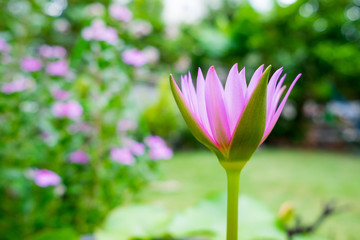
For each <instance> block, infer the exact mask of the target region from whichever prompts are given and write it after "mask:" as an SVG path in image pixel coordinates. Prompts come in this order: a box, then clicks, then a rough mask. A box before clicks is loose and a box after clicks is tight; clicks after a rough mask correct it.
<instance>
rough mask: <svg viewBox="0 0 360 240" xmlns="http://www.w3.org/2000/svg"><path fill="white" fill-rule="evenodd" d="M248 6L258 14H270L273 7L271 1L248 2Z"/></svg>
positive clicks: (253, 0) (252, 0)
mask: <svg viewBox="0 0 360 240" xmlns="http://www.w3.org/2000/svg"><path fill="white" fill-rule="evenodd" d="M249 2H250V5H251V7H252V8H254V10H255V11H257V12H259V13H266V12H270V11H271V10H272V9H273V7H274V1H273V0H249Z"/></svg>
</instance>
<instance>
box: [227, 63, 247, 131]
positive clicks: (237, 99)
mask: <svg viewBox="0 0 360 240" xmlns="http://www.w3.org/2000/svg"><path fill="white" fill-rule="evenodd" d="M225 103H226V107H227V112H228V114H229V123H230V130H231V133H233V132H234V130H235V127H236V125H237V123H238V121H239V117H240V114H241V112H242V109H243V104H244V96H243V92H242V86H241V82H240V75H239V71H238V65H237V63H236V64H235V65H234V66H233V67H232V68H231V69H230V72H229V75H228V77H227V80H226V85H225Z"/></svg>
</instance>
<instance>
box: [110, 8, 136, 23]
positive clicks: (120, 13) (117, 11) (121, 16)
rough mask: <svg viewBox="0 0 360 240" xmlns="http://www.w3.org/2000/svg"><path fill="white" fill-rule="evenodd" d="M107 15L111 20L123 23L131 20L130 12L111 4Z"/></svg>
mask: <svg viewBox="0 0 360 240" xmlns="http://www.w3.org/2000/svg"><path fill="white" fill-rule="evenodd" d="M109 13H110V15H111V16H112V17H113V18H115V19H118V20H121V21H124V22H129V21H130V20H131V19H132V13H131V11H130V10H129V9H128V8H127V7H125V6H122V5H120V4H116V3H113V4H111V5H110V7H109Z"/></svg>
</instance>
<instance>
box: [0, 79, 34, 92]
mask: <svg viewBox="0 0 360 240" xmlns="http://www.w3.org/2000/svg"><path fill="white" fill-rule="evenodd" d="M31 85H32V83H31V82H30V81H29V80H28V79H26V78H19V79H16V80H14V81H12V82H8V83H5V84H4V85H3V86H2V88H1V91H2V92H3V93H6V94H11V93H14V92H21V91H23V90H25V89H27V88H29V87H30V86H31Z"/></svg>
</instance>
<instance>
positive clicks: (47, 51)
mask: <svg viewBox="0 0 360 240" xmlns="http://www.w3.org/2000/svg"><path fill="white" fill-rule="evenodd" d="M38 52H39V55H40V56H41V57H43V58H63V57H65V56H66V49H65V48H64V47H62V46H49V45H41V46H40V47H39V51H38Z"/></svg>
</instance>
